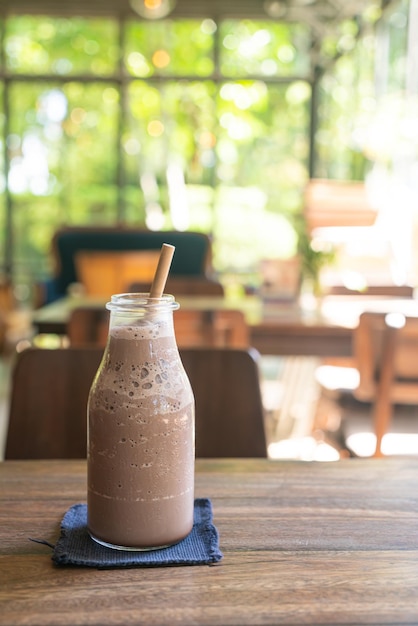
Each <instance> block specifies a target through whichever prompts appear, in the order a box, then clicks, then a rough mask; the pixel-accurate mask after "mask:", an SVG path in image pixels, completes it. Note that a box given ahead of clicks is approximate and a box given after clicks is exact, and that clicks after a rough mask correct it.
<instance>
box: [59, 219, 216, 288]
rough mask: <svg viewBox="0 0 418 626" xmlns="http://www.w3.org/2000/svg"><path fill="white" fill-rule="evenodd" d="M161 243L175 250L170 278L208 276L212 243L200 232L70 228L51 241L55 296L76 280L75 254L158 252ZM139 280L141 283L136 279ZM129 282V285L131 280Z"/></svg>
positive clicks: (121, 228)
mask: <svg viewBox="0 0 418 626" xmlns="http://www.w3.org/2000/svg"><path fill="white" fill-rule="evenodd" d="M163 243H170V244H172V245H173V246H175V247H176V252H175V254H174V257H173V261H172V264H171V268H170V272H171V274H172V275H180V276H206V275H210V273H211V271H212V244H211V240H210V238H209V236H208V235H206V234H204V233H199V232H192V231H186V232H179V231H148V230H143V229H133V228H123V227H104V226H103V227H76V226H74V227H67V228H63V229H61V230H59V231H57V232H56V233H55V235H54V237H53V240H52V254H53V257H54V261H55V268H56V275H55V283H56V284H55V291H56V294H57V295H58V296H59V295H65V293H66V291H67V289H68V286H69V285H70V284H71V283H74V282H77V281H78V279H79V277H78V275H77V269H76V255H77V253H78V252H81V251H83V252H87V251H90V252H93V251H94V252H112V251H113V252H116V251H119V252H127V251H137V252H138V251H140V250H160V249H161V246H162V244H163ZM139 279H140V280H141V278H140V277H139ZM130 282H133V279H131V281H130Z"/></svg>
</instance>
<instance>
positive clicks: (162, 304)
mask: <svg viewBox="0 0 418 626" xmlns="http://www.w3.org/2000/svg"><path fill="white" fill-rule="evenodd" d="M179 307H180V305H179V304H178V302H176V301H175V298H174V296H173V295H172V294H169V293H164V294H163V295H162V296H161V298H150V295H149V293H117V294H114V295H112V296H111V298H110V302H107V304H106V308H107V309H108V310H109V311H125V312H127V313H128V312H131V311H132V312H133V313H135V312H137V311H138V310H139V309H145V310H150V309H152V310H153V311H162V310H167V309H169V310H171V311H175V310H177V309H178V308H179Z"/></svg>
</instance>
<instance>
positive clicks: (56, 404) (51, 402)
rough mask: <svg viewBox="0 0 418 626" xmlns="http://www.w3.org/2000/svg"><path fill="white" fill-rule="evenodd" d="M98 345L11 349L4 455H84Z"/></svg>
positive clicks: (23, 456)
mask: <svg viewBox="0 0 418 626" xmlns="http://www.w3.org/2000/svg"><path fill="white" fill-rule="evenodd" d="M102 354H103V349H102V348H92V347H84V348H57V349H51V350H48V349H44V348H28V349H26V350H24V351H22V352H20V353H17V355H16V361H15V363H14V368H13V374H12V385H11V397H10V411H9V425H8V432H7V438H6V449H5V458H6V459H38V458H43V459H47V458H85V456H86V440H87V398H88V394H89V390H90V386H91V383H92V381H93V378H94V375H95V373H96V371H97V368H98V366H99V363H100V360H101V357H102Z"/></svg>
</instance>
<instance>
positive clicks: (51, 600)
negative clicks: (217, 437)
mask: <svg viewBox="0 0 418 626" xmlns="http://www.w3.org/2000/svg"><path fill="white" fill-rule="evenodd" d="M417 477H418V459H407V458H405V459H384V460H376V459H368V460H363V459H358V460H357V459H356V460H347V461H339V462H336V463H323V464H313V463H303V462H293V461H285V462H278V461H268V460H264V459H263V460H252V459H249V460H223V459H219V460H197V462H196V496H197V497H199V496H201V497H210V498H211V500H212V504H213V510H214V521H215V524H216V526H217V528H218V530H219V533H220V547H221V550H222V552H223V554H224V558H223V560H222V561H221V562H220V563H218V564H216V565H214V566H189V567H171V568H151V569H150V568H145V569H141V568H134V569H114V570H96V569H91V568H82V567H57V566H54V565H53V563H52V561H51V550H50V549H49V548H48V547H47V546H45V545H40V544H38V543H34V542H31V541H30V540H29V537H32V538H38V539H43V540H46V541H49V542H50V543H54V542H55V541H56V540H57V538H58V536H59V525H60V520H61V518H62V516H63V514H64V512H65V511H66V510H67V508H69V507H70V506H71V505H72V504H74V503H76V502H82V501H85V496H86V463H85V461H5V462H3V463H0V563H1V567H0V607H1V608H0V624H2V625H3V624H4V625H6V624H7V625H8V626H10V625H13V626H19V625H23V624H25V625H26V626H31V625H35V624H36V625H37V626H39V625H40V624H42V625H43V626H48V625H50V624H53V625H54V626H62V625H67V624H68V625H71V626H73V625H74V624H96V625H98V624H100V625H101V626H106V625H108V624H109V625H110V624H112V625H119V624H120V625H123V626H129V625H130V624H136V625H139V624H144V625H146V626H153V625H157V624H158V625H162V624H164V625H165V624H167V625H170V626H176V625H180V624H181V626H187V625H188V624H190V625H191V624H193V625H194V626H195V625H197V624H205V625H206V626H211V625H216V626H219V624H222V625H223V626H228V625H236V626H246V625H250V624H257V625H262V624H269V625H273V624H286V625H288V626H289V625H291V624H315V625H319V624H333V625H334V626H338V625H339V624H356V625H361V624H375V625H377V624H378V625H379V626H383V625H384V624H391V625H397V624H399V625H400V624H403V625H404V624H417V623H418V594H417V589H418V489H417Z"/></svg>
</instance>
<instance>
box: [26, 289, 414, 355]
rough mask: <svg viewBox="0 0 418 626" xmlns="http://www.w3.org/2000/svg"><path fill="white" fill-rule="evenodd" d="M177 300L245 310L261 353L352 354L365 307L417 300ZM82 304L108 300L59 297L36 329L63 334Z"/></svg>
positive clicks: (395, 307)
mask: <svg viewBox="0 0 418 626" xmlns="http://www.w3.org/2000/svg"><path fill="white" fill-rule="evenodd" d="M178 302H179V303H180V306H181V307H183V308H190V309H203V310H205V309H206V310H210V309H215V310H217V309H225V308H235V309H240V310H242V311H243V312H244V314H245V316H246V319H247V322H248V324H249V326H250V341H251V345H252V346H253V347H254V348H256V349H257V350H258V351H259V352H260V353H261V354H274V355H309V356H320V357H328V356H329V357H334V356H337V357H350V356H352V354H353V349H352V339H353V331H354V329H355V327H356V326H357V323H358V319H359V316H360V314H361V313H362V312H363V311H364V310H368V311H382V310H383V311H386V310H388V311H400V312H403V313H405V314H408V315H418V301H416V300H414V299H412V298H382V297H366V296H327V297H324V298H323V299H322V301H321V303H320V306H319V307H318V308H317V309H315V310H306V309H303V308H302V307H300V306H299V305H298V303H296V302H295V303H288V302H276V303H266V302H263V300H262V299H261V298H259V297H257V296H246V297H242V298H237V299H229V298H220V297H216V296H212V297H201V296H184V297H179V298H178ZM78 305H83V306H85V305H88V306H93V307H98V306H100V307H104V306H105V301H104V300H103V299H97V298H96V299H94V298H86V297H67V298H62V299H61V300H57V301H56V302H53V303H52V304H49V305H46V306H45V307H41V308H40V309H38V310H36V311H35V312H34V315H33V324H34V327H35V329H36V331H37V332H38V333H55V334H58V335H64V334H65V331H66V323H67V321H68V318H69V314H70V311H71V308H74V307H76V306H78Z"/></svg>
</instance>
